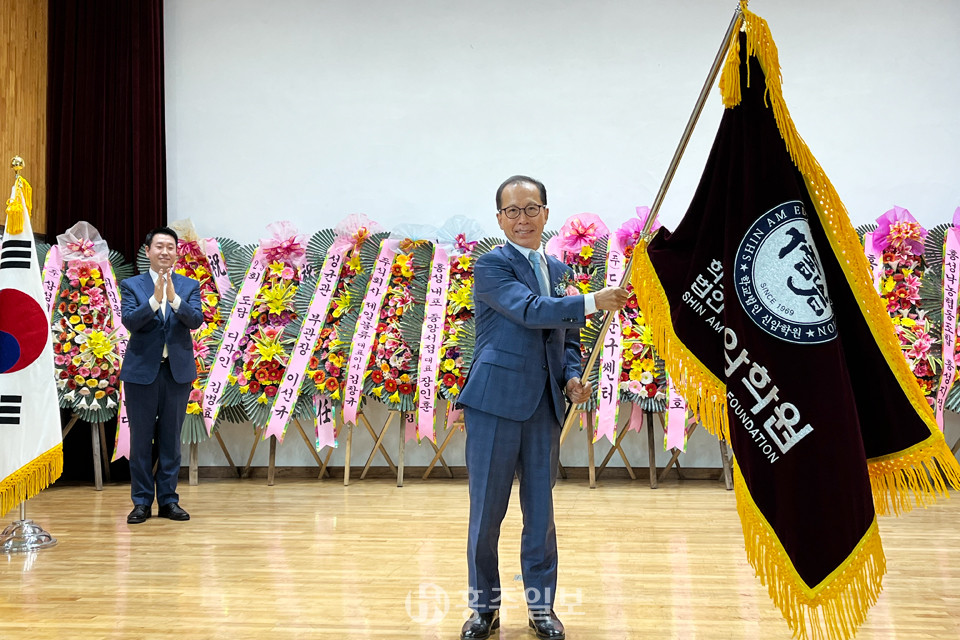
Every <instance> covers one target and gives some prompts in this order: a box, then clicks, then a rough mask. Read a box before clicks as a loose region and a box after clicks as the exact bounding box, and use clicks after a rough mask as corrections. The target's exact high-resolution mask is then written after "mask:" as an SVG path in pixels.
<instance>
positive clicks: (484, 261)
mask: <svg viewBox="0 0 960 640" xmlns="http://www.w3.org/2000/svg"><path fill="white" fill-rule="evenodd" d="M547 266H548V271H549V273H550V288H551V292H550V295H549V296H541V295H540V294H539V292H540V285H539V282H538V280H537V276H536V274H535V273H534V272H533V267H532V266H531V265H530V262H529V260H528V259H527V256H525V255H523V254H521V253H520V252H519V251H517V250H516V249H515V248H514V247H513V246H512V245H509V244H507V245H504V246H502V247H497V248H496V249H493V250H492V251H490V252H488V253H486V254H484V255H483V256H481V257H480V259H479V260H477V264H476V266H475V267H474V301H475V304H476V319H477V343H476V348H475V350H474V356H473V357H474V359H473V364H472V365H471V367H470V374H469V376H468V378H467V382H466V384H465V385H464V387H463V391H462V392H461V394H460V399H459V402H460V404H462V405H464V406H467V407H472V408H474V409H479V410H481V411H484V412H487V413H490V414H493V415H495V416H499V417H501V418H506V419H508V420H514V421H518V422H522V421H524V420H527V419H529V418H530V417H531V416H532V415H533V412H534V411H535V410H536V408H537V404H538V402H539V400H540V394H541V393H543V391H544V389H547V388H548V389H549V392H550V393H551V395H552V401H553V408H554V412H555V413H556V416H557V422H559V423H562V422H563V417H564V412H565V408H566V401H565V399H564V396H563V388H564V386H566V384H567V381H568V380H569V379H571V378H577V377H579V376H580V375H581V370H582V368H581V364H580V327H582V326H584V324H585V323H586V319H585V317H584V314H583V310H584V306H583V304H584V302H583V296H567V297H562V298H559V297H553V296H555V293H554V291H553V289H554V288H555V287H556V285H557V282H559V280H560V277H561V276H562V274H563V273H564V272H565V271H569V270H570V268H569V267H567V266H566V265H564V264H563V263H562V262H560V261H559V260H557V259H556V258H554V257H552V256H548V257H547ZM548 381H549V385H548Z"/></svg>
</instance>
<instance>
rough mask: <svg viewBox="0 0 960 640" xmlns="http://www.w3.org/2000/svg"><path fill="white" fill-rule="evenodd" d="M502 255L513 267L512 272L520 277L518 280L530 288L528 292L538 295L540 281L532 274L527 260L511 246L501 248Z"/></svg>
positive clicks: (531, 266)
mask: <svg viewBox="0 0 960 640" xmlns="http://www.w3.org/2000/svg"><path fill="white" fill-rule="evenodd" d="M503 250H504V255H505V256H507V259H508V260H509V261H510V263H511V264H512V265H513V268H514V270H515V271H516V272H517V273H518V274H519V275H520V279H521V280H522V281H523V283H524V284H526V285H527V286H528V287H530V291H532V292H534V293H536V294H539V293H540V280H539V279H538V278H537V274H535V273H534V272H533V265H532V264H530V261H529V260H528V259H527V256H525V255H524V254H522V253H520V252H519V251H517V249H516V247H514V246H513V245H512V244H506V245H504V247H503Z"/></svg>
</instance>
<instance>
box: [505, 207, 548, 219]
mask: <svg viewBox="0 0 960 640" xmlns="http://www.w3.org/2000/svg"><path fill="white" fill-rule="evenodd" d="M544 206H546V205H542V204H528V205H527V206H525V207H524V208H522V209H521V208H520V207H507V208H505V209H500V213H502V214H503V215H505V216H507V217H508V218H510V219H511V220H515V219H517V218H519V217H520V212H521V211H523V212H524V213H525V214H527V217H528V218H535V217H537V215H539V213H540V209H542V208H543V207H544Z"/></svg>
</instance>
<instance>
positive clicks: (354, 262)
mask: <svg viewBox="0 0 960 640" xmlns="http://www.w3.org/2000/svg"><path fill="white" fill-rule="evenodd" d="M347 266H348V267H350V269H351V270H352V271H354V272H355V273H359V272H360V271H362V270H363V267H362V265H361V264H360V252H359V251H354V252H353V254H351V256H350V259H349V260H347Z"/></svg>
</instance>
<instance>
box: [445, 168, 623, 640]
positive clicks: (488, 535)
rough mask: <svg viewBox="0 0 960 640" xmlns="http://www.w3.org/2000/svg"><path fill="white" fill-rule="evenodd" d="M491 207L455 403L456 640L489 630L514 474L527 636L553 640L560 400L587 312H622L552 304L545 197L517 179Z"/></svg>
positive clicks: (602, 303)
mask: <svg viewBox="0 0 960 640" xmlns="http://www.w3.org/2000/svg"><path fill="white" fill-rule="evenodd" d="M496 202H497V221H498V222H499V224H500V228H501V229H502V230H503V232H504V233H505V234H506V236H507V240H508V242H507V244H506V245H504V246H502V247H498V248H496V249H494V250H492V251H490V252H489V253H486V254H484V255H483V256H481V257H480V259H479V260H477V264H476V266H475V268H474V300H475V303H476V322H477V342H476V349H475V351H474V361H473V364H472V366H471V370H470V375H469V378H468V379H467V382H466V384H465V385H464V388H463V392H462V393H461V395H460V404H462V405H464V407H465V410H464V412H465V420H466V425H467V442H466V461H467V473H468V475H469V487H470V525H469V534H468V543H467V565H468V571H469V583H470V598H471V602H470V607H471V608H472V609H473V610H474V614H473V616H472V617H470V618H469V619H468V620H467V621H466V622H465V623H464V625H463V629H462V630H461V632H460V637H461V638H462V639H464V640H468V639H475V638H487V637H489V635H490V632H491V631H492V630H493V629H496V628H497V627H499V625H500V620H499V607H500V575H499V567H498V563H499V557H498V553H497V546H498V543H499V538H500V523H501V522H502V521H503V517H504V515H505V514H506V511H507V503H508V501H509V499H510V491H511V487H512V486H513V477H514V474H516V475H517V476H518V477H519V478H520V507H521V509H522V511H523V535H522V538H521V550H520V564H521V569H522V572H523V584H524V595H525V597H526V601H527V609H528V618H529V625H530V627H531V628H533V629H534V630H535V631H536V634H537V637H538V638H553V639H562V638H564V637H565V636H564V630H563V624H562V623H561V622H560V620H559V619H557V616H556V614H555V613H554V611H553V603H554V600H555V597H556V590H557V535H556V529H555V527H554V522H553V485H554V483H555V482H556V477H557V468H558V464H559V460H560V425H561V423H562V422H563V418H564V413H565V408H566V399H565V398H564V393H566V396H567V398H569V400H570V401H571V402H573V403H580V402H584V401H585V400H586V399H587V398H588V397H589V396H590V394H591V393H592V386H591V385H590V384H589V383H585V382H583V381H582V380H581V379H580V376H581V364H580V327H582V326H584V324H585V322H586V316H588V315H590V314H591V313H593V312H595V311H596V310H597V309H603V310H608V311H615V310H619V309H620V308H622V307H623V305H624V304H626V302H627V292H626V290H624V289H621V288H620V287H608V288H606V289H603V290H601V291H598V292H597V293H595V294H588V295H586V296H581V295H576V296H566V297H558V296H557V294H556V292H555V291H554V288H555V287H556V285H557V283H558V282H559V280H560V278H561V276H562V275H563V273H564V271H568V270H569V267H567V266H566V265H564V264H563V263H562V262H560V261H559V260H557V259H556V258H553V257H550V256H547V255H545V254H544V252H543V250H542V249H541V247H540V239H541V235H542V234H543V227H544V225H545V224H546V222H547V217H548V215H549V213H550V212H549V210H548V209H547V206H546V204H547V191H546V188H545V187H544V186H543V184H542V183H540V182H539V181H537V180H534V179H533V178H530V177H528V176H512V177H510V178H508V179H507V180H506V181H505V182H504V183H503V184H501V185H500V188H499V189H498V190H497V196H496Z"/></svg>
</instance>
